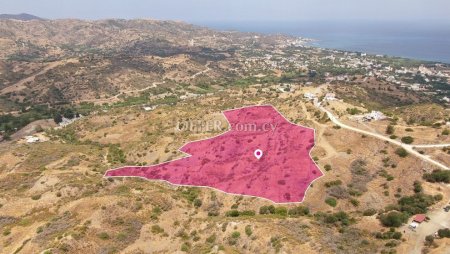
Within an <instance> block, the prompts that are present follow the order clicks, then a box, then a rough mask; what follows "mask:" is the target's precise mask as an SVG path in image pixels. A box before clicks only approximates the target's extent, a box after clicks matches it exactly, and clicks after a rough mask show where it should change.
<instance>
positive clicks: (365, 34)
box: [199, 21, 450, 63]
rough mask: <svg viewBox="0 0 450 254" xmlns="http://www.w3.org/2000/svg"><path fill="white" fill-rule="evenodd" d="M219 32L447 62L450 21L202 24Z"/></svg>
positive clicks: (448, 60)
mask: <svg viewBox="0 0 450 254" xmlns="http://www.w3.org/2000/svg"><path fill="white" fill-rule="evenodd" d="M199 25H203V26H207V27H211V28H214V29H220V30H236V31H243V32H258V33H267V34H269V33H271V34H278V33H281V34H288V35H293V36H299V37H306V38H311V39H315V41H314V42H313V43H311V44H312V45H313V46H318V47H322V48H330V49H341V50H348V51H357V52H365V53H369V54H382V55H389V56H399V57H405V58H412V59H418V60H428V61H436V62H443V63H450V22H448V21H447V22H439V21H432V22H425V21H421V22H418V21H414V22H387V21H386V22H384V21H383V22H368V21H303V22H300V21H297V22H202V23H199Z"/></svg>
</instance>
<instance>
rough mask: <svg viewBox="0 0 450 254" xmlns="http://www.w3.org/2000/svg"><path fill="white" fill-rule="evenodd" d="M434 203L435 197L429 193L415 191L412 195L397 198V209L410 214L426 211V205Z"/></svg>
mask: <svg viewBox="0 0 450 254" xmlns="http://www.w3.org/2000/svg"><path fill="white" fill-rule="evenodd" d="M434 203H435V199H434V197H433V196H431V195H425V194H423V193H416V194H414V195H412V196H405V197H402V198H400V199H399V200H398V204H399V206H400V207H399V209H400V211H402V212H405V213H408V214H410V215H413V214H419V213H426V212H427V211H428V207H429V206H431V205H433V204H434Z"/></svg>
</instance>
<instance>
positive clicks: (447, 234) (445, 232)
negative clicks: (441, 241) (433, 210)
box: [438, 228, 450, 238]
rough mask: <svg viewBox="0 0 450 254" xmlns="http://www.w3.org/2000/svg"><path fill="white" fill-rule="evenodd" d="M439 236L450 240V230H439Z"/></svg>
mask: <svg viewBox="0 0 450 254" xmlns="http://www.w3.org/2000/svg"><path fill="white" fill-rule="evenodd" d="M438 235H439V237H442V238H444V237H446V238H450V229H448V228H443V229H439V230H438Z"/></svg>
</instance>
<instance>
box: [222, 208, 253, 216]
mask: <svg viewBox="0 0 450 254" xmlns="http://www.w3.org/2000/svg"><path fill="white" fill-rule="evenodd" d="M255 214H256V213H255V211H252V210H244V211H238V210H235V209H233V210H229V211H227V212H226V213H225V216H227V217H239V216H255Z"/></svg>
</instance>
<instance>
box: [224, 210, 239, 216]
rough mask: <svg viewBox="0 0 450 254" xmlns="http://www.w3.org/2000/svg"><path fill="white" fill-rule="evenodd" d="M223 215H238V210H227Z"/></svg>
mask: <svg viewBox="0 0 450 254" xmlns="http://www.w3.org/2000/svg"><path fill="white" fill-rule="evenodd" d="M225 216H227V217H239V211H238V210H230V211H227V212H226V213H225Z"/></svg>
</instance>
